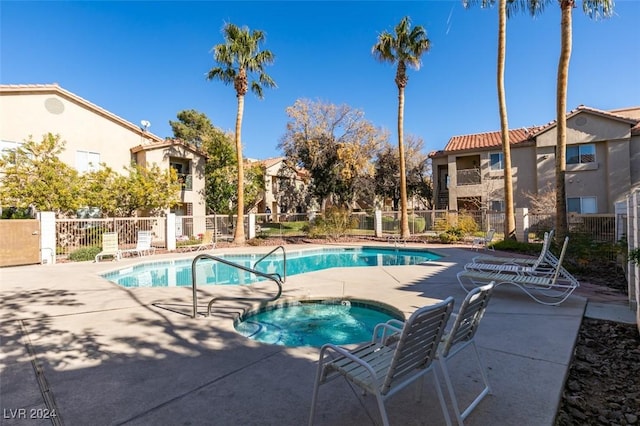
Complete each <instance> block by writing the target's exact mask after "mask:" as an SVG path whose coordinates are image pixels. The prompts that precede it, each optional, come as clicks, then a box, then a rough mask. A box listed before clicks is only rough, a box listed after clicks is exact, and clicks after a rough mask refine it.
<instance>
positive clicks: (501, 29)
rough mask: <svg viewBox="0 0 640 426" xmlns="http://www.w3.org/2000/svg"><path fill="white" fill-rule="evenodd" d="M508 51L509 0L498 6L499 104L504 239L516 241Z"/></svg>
mask: <svg viewBox="0 0 640 426" xmlns="http://www.w3.org/2000/svg"><path fill="white" fill-rule="evenodd" d="M506 50H507V0H500V1H499V6H498V67H497V69H498V71H497V72H498V74H497V86H498V104H499V110H500V134H501V136H502V161H503V167H504V208H505V210H504V239H505V240H507V239H512V240H515V239H516V216H515V212H514V210H513V180H512V177H511V145H510V142H509V121H508V119H507V98H506V94H505V90H504V68H505V57H506Z"/></svg>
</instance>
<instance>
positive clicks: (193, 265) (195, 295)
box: [191, 253, 283, 318]
mask: <svg viewBox="0 0 640 426" xmlns="http://www.w3.org/2000/svg"><path fill="white" fill-rule="evenodd" d="M200 259H211V260H214V261H216V262H220V263H224V264H225V265H227V266H231V267H233V268H237V269H241V270H243V271H245V272H250V273H252V274H255V275H257V276H259V277H263V278H266V279H268V280H271V281H273V282H275V283H276V284H277V285H278V293H277V294H276V295H275V296H274V297H273V298H270V299H267V301H273V300H277V299H278V298H280V295H282V284H283V282H282V278H280V275H279V274H267V273H265V272H261V271H256V270H255V269H251V268H248V267H246V266H244V265H240V264H238V263H234V262H231V261H229V260H227V259H223V258H221V257H218V256H213V255H211V254H206V253H203V254H199V255H197V256H196V257H194V258H193V261H192V262H191V289H192V292H193V316H192V318H197V317H198V292H197V284H196V264H197V263H198V260H200ZM237 299H246V298H242V297H239V298H237ZM214 300H215V298H214V299H212V300H211V302H209V304H208V305H207V315H209V311H210V310H211V303H212V302H213V301H214Z"/></svg>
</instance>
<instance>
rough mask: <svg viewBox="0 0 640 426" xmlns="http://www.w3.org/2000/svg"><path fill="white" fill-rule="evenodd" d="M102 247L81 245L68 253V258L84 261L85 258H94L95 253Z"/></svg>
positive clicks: (74, 260)
mask: <svg viewBox="0 0 640 426" xmlns="http://www.w3.org/2000/svg"><path fill="white" fill-rule="evenodd" d="M101 250H102V249H101V248H100V247H97V246H93V247H83V248H81V249H78V250H76V251H74V252H71V253H70V254H69V260H71V261H73V262H84V261H86V260H94V259H95V258H96V255H97V254H98V253H100V251H101Z"/></svg>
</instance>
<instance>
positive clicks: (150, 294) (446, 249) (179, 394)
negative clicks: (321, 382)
mask: <svg viewBox="0 0 640 426" xmlns="http://www.w3.org/2000/svg"><path fill="white" fill-rule="evenodd" d="M308 247H309V246H304V248H308ZM298 248H300V247H296V246H288V247H287V250H288V251H291V250H296V249H298ZM428 248H430V249H433V250H434V251H436V252H438V253H440V254H442V255H444V257H443V258H442V259H440V260H439V261H435V262H429V263H428V264H426V265H415V266H387V267H363V268H342V269H331V270H325V271H319V272H314V273H309V274H305V275H297V276H290V277H288V279H287V282H286V285H285V291H284V293H283V297H291V298H300V297H320V296H330V297H336V296H337V297H355V298H363V299H372V300H379V301H383V302H386V303H388V304H391V305H393V306H395V307H397V308H399V309H401V310H402V311H404V312H405V314H406V315H407V316H408V315H409V314H410V313H411V312H412V311H413V310H415V309H416V308H417V307H419V306H423V305H425V304H429V303H432V302H433V301H434V300H437V299H442V298H444V297H446V296H449V295H451V296H454V297H455V299H456V307H455V310H457V307H458V306H459V303H460V302H461V301H462V299H463V298H464V296H465V293H464V291H463V290H462V289H461V288H460V286H459V285H458V283H457V281H456V278H455V274H456V273H457V272H458V271H459V270H460V268H461V267H462V265H463V264H464V263H465V262H467V261H468V260H470V259H471V257H473V256H474V255H475V254H476V253H475V252H474V251H471V250H469V249H468V248H464V247H454V246H429V247H428ZM268 250H269V249H268V248H265V247H254V248H245V249H241V250H240V249H225V252H231V251H242V252H247V251H253V252H259V253H266V252H267V251H268ZM217 253H218V254H219V253H220V251H218V252H217ZM180 256H186V257H189V256H190V257H193V256H194V255H193V254H184V255H180ZM174 257H176V255H170V254H167V255H162V256H154V260H156V259H164V258H174ZM142 260H149V258H146V259H142ZM140 261H141V260H140V259H126V260H123V261H120V262H117V263H115V262H102V263H98V264H96V263H89V262H87V263H76V264H58V265H51V266H39V265H34V266H26V267H15V268H5V269H2V270H0V279H1V282H2V285H1V294H0V297H1V302H0V303H1V310H0V321H1V322H0V335H1V336H2V351H1V359H0V363H1V367H0V368H1V369H2V371H1V375H0V380H1V381H0V386H1V389H0V392H1V393H0V401H1V402H0V404H1V407H0V408H2V419H1V420H2V424H7V425H14V424H29V425H32V424H48V423H49V422H50V421H49V420H42V419H40V420H39V422H36V423H34V421H33V419H31V418H29V417H30V416H31V415H33V416H39V417H42V416H43V415H45V414H47V413H48V412H47V410H55V414H56V415H57V417H56V418H55V421H56V422H58V423H59V424H67V425H85V424H91V425H103V424H104V425H112V424H127V425H135V424H140V425H147V424H161V425H179V424H183V425H189V424H191V425H200V424H216V425H304V424H306V423H307V421H308V414H309V405H310V400H311V391H312V387H313V380H314V374H315V370H316V365H317V357H318V349H317V348H308V347H306V348H286V347H280V346H271V345H266V344H261V343H257V342H254V341H251V340H247V339H245V338H244V337H242V336H240V335H238V334H237V333H236V332H235V331H234V328H233V319H234V318H235V316H237V315H238V314H239V313H241V312H242V310H243V309H245V308H247V307H249V306H250V305H251V303H252V302H237V301H235V302H233V301H220V302H218V303H216V304H215V305H214V315H213V317H211V318H204V317H201V318H198V319H192V318H190V317H189V316H188V314H189V313H190V310H191V303H192V297H191V289H190V288H189V287H186V288H136V289H124V288H121V287H118V286H117V285H115V284H112V283H110V282H108V281H106V280H104V279H102V278H101V277H99V276H98V273H100V272H104V271H106V270H110V269H113V268H115V267H121V266H126V265H131V264H135V263H138V262H140ZM273 291H274V288H273V285H270V284H267V283H266V284H260V285H255V286H251V287H233V286H224V287H213V286H209V287H205V286H202V287H201V289H200V290H199V296H200V304H199V310H200V311H202V312H204V311H205V307H206V302H207V301H208V300H209V299H210V298H211V297H212V296H214V295H215V296H220V295H226V296H240V295H245V296H249V297H261V296H262V297H263V296H268V295H270V294H272V293H273ZM253 303H255V302H253ZM585 306H586V299H585V298H584V297H581V296H577V295H576V296H572V297H570V298H569V299H568V300H567V301H566V302H565V303H563V304H562V305H561V306H559V307H549V306H543V305H540V304H537V303H535V302H534V301H533V300H531V299H530V298H529V297H528V296H527V295H526V294H524V293H523V292H521V291H520V290H518V289H517V288H515V287H512V286H500V287H499V288H498V289H497V290H496V291H495V292H494V296H493V298H492V300H491V303H490V305H489V309H488V311H487V314H486V316H485V318H484V320H483V323H482V325H481V328H480V330H479V333H478V336H477V341H478V344H479V347H480V351H481V355H482V356H483V358H484V361H485V363H486V365H487V367H488V374H489V379H490V381H491V385H492V388H493V394H492V395H490V396H488V397H487V398H485V400H484V401H483V402H482V403H481V404H480V405H479V406H478V408H476V410H475V411H474V412H473V413H472V414H471V415H470V417H469V418H468V421H467V422H466V423H467V424H469V425H489V424H501V425H536V426H539V425H551V424H552V423H553V420H554V417H555V413H556V410H557V407H558V404H559V401H560V396H561V393H562V389H563V386H564V380H565V376H566V374H567V369H568V366H569V363H570V361H571V356H572V351H573V347H574V343H575V340H576V336H577V332H578V329H579V327H580V322H581V319H582V317H583V314H584V311H585ZM180 312H182V313H180ZM468 359H469V358H465V355H462V354H461V355H460V357H459V362H454V363H453V369H454V378H453V379H454V384H456V385H457V388H458V389H459V392H460V395H461V399H462V400H463V401H465V396H469V395H470V392H475V391H476V390H477V389H479V387H478V386H479V384H478V383H477V380H478V378H479V376H478V375H477V374H476V373H474V372H473V371H467V370H468V369H467V368H466V366H465V363H466V361H467V360H468ZM23 409H24V411H22V410H23ZM388 412H389V417H390V420H391V422H392V424H397V425H426V424H429V425H439V424H444V419H443V417H442V415H441V412H440V409H439V404H438V402H437V398H436V396H435V393H434V391H433V386H432V384H431V383H427V384H426V385H425V389H424V392H423V399H422V401H421V402H416V401H415V399H414V392H412V391H411V390H409V391H407V392H404V393H401V394H398V395H397V396H395V397H393V398H392V399H390V400H389V404H388ZM25 417H26V418H25ZM316 424H319V425H372V424H380V418H379V415H378V412H377V407H376V404H375V401H374V399H373V398H372V397H371V396H366V397H363V396H362V395H361V394H360V393H359V392H357V391H356V390H354V389H351V388H350V387H349V385H348V384H347V383H346V382H345V381H344V380H335V381H333V382H331V383H330V384H329V385H325V386H323V387H322V388H321V393H320V402H319V405H318V415H317V417H316Z"/></svg>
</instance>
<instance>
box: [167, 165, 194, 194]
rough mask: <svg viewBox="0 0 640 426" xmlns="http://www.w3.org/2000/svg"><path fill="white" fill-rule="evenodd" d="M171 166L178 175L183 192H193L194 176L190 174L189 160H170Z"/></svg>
mask: <svg viewBox="0 0 640 426" xmlns="http://www.w3.org/2000/svg"><path fill="white" fill-rule="evenodd" d="M169 165H170V166H171V168H172V169H173V170H175V171H176V174H177V175H178V182H180V184H181V185H182V190H185V191H191V190H192V189H193V182H192V178H193V177H192V175H191V172H190V170H189V169H190V167H189V166H190V163H189V160H181V159H173V158H172V159H170V161H169Z"/></svg>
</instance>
